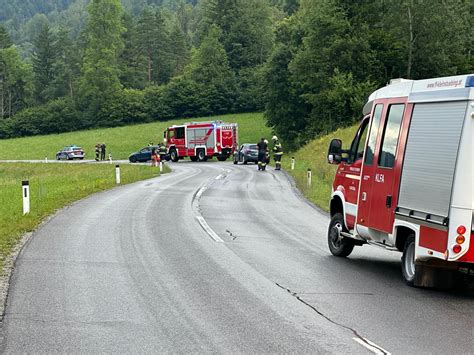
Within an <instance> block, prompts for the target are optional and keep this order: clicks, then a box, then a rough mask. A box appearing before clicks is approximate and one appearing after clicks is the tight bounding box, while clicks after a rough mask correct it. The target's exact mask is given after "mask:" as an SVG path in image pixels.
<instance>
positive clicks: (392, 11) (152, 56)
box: [0, 0, 474, 147]
mask: <svg viewBox="0 0 474 355" xmlns="http://www.w3.org/2000/svg"><path fill="white" fill-rule="evenodd" d="M0 9H1V10H0V138H11V137H19V136H27V135H38V134H50V133H59V132H66V131H74V130H81V129H88V128H93V127H111V126H120V125H128V124H134V123H143V122H151V121H157V120H168V119H172V118H181V117H197V116H208V115H209V116H210V115H220V114H224V113H237V112H254V111H259V112H262V111H263V112H265V117H266V120H267V124H268V125H269V126H270V127H271V128H272V129H273V130H274V132H275V133H277V134H279V135H280V136H281V138H283V140H284V141H285V142H286V143H287V144H288V145H289V146H291V147H298V146H301V145H302V144H305V143H306V142H308V141H309V140H310V139H312V138H314V137H316V136H318V135H321V134H324V133H326V132H329V131H332V130H335V129H337V128H339V127H343V126H346V125H349V124H351V123H353V122H355V121H357V120H358V119H360V115H361V108H362V106H363V104H364V101H365V100H366V98H367V95H368V94H369V93H370V92H371V91H373V90H374V89H376V88H378V87H380V86H383V85H385V84H387V83H388V82H389V81H390V79H393V78H400V77H403V78H409V79H422V78H429V77H438V76H447V75H456V74H469V73H474V59H473V55H472V43H473V31H474V30H473V26H472V23H471V21H472V18H473V13H474V3H473V2H472V1H470V0H431V1H426V0H359V1H357V0H194V1H192V0H188V1H184V0H175V1H173V0H137V1H134V0H123V1H120V0H91V1H88V0H37V1H36V0H35V1H23V0H0Z"/></svg>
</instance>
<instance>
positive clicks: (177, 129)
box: [176, 127, 184, 139]
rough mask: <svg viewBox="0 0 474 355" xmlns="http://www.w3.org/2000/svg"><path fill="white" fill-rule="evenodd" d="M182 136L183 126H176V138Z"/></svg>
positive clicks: (181, 137)
mask: <svg viewBox="0 0 474 355" xmlns="http://www.w3.org/2000/svg"><path fill="white" fill-rule="evenodd" d="M183 138H184V127H179V128H176V139H183Z"/></svg>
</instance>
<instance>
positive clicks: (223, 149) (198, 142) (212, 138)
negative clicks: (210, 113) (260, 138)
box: [164, 121, 238, 162]
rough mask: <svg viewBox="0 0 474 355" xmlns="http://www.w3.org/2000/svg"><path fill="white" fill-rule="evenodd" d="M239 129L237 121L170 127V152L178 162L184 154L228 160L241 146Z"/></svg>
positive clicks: (166, 133) (167, 136)
mask: <svg viewBox="0 0 474 355" xmlns="http://www.w3.org/2000/svg"><path fill="white" fill-rule="evenodd" d="M237 133H238V127H237V124H236V123H224V122H221V121H213V122H192V123H185V124H183V125H174V126H171V127H168V128H167V129H166V130H165V131H164V139H165V142H166V149H167V152H168V155H169V157H170V159H171V160H172V161H174V162H177V161H178V160H179V159H182V158H184V157H190V159H191V160H192V161H206V160H207V159H210V158H212V157H214V156H215V157H217V159H218V160H219V161H225V160H226V159H227V158H228V157H229V156H231V155H232V154H234V152H235V149H236V147H237V146H238V142H237Z"/></svg>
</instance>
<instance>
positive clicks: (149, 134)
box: [0, 113, 271, 160]
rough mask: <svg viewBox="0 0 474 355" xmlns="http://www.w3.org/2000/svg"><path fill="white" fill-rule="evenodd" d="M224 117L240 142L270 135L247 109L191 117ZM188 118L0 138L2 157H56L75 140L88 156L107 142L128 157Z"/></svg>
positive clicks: (259, 117) (260, 116)
mask: <svg viewBox="0 0 474 355" xmlns="http://www.w3.org/2000/svg"><path fill="white" fill-rule="evenodd" d="M206 120H222V121H225V122H237V124H238V125H239V142H241V143H245V142H257V141H258V140H259V139H260V138H261V137H270V134H271V131H270V129H269V128H268V127H266V126H265V121H264V118H263V114H262V113H248V114H237V115H224V116H216V117H212V118H209V117H204V118H198V119H193V120H192V121H206ZM189 121H190V120H189V119H179V120H171V121H165V122H153V123H147V124H140V125H134V126H125V127H116V128H104V129H97V130H89V131H79V132H70V133H63V134H54V135H47V136H35V137H25V138H15V139H6V140H0V160H6V159H44V158H45V157H48V159H54V157H55V154H56V152H57V151H58V150H59V149H61V148H62V147H64V146H66V145H71V144H76V145H80V146H81V147H83V148H84V149H85V151H86V159H92V158H93V152H94V146H95V145H96V144H97V143H102V142H104V143H105V144H106V145H107V151H108V152H110V153H111V154H112V157H113V158H114V159H127V158H128V156H129V154H130V153H132V152H134V151H136V150H138V149H140V148H142V147H143V146H146V145H147V144H148V143H149V142H153V143H161V141H162V139H163V131H164V130H165V129H166V128H167V127H169V126H171V125H173V124H179V123H184V122H189Z"/></svg>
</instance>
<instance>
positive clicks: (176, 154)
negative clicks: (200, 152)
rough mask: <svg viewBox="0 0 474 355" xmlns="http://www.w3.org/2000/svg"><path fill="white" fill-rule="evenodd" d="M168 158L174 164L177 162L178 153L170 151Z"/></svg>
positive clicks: (174, 150)
mask: <svg viewBox="0 0 474 355" xmlns="http://www.w3.org/2000/svg"><path fill="white" fill-rule="evenodd" d="M170 158H171V161H173V162H175V163H176V162H177V161H178V160H179V157H178V152H176V149H172V150H171V151H170Z"/></svg>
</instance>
